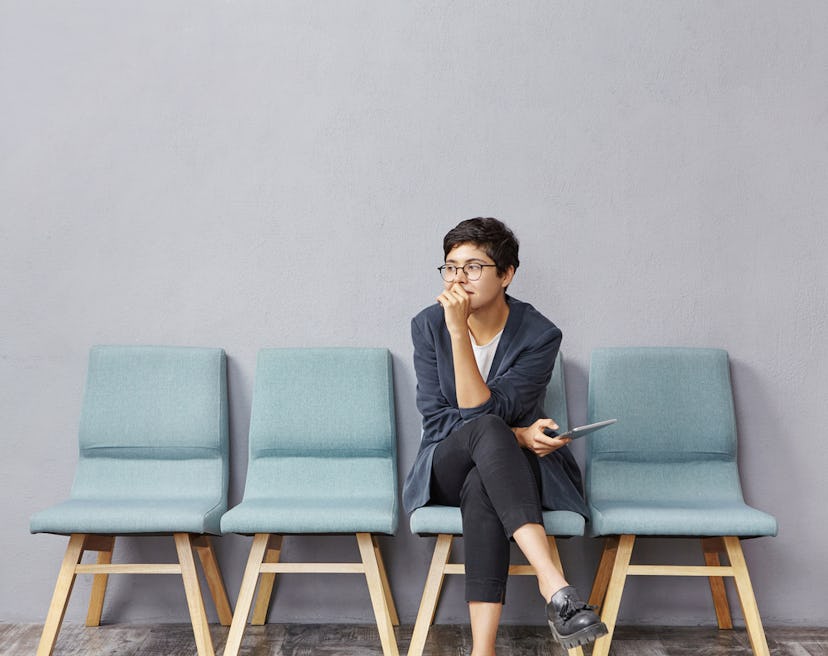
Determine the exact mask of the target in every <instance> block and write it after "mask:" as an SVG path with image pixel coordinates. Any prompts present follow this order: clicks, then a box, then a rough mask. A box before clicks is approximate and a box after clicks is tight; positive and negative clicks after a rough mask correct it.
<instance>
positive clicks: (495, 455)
mask: <svg viewBox="0 0 828 656" xmlns="http://www.w3.org/2000/svg"><path fill="white" fill-rule="evenodd" d="M540 484H541V483H540V465H539V464H538V458H537V456H536V455H535V454H534V453H532V452H531V451H529V450H528V449H522V448H521V447H520V445H519V444H518V443H517V440H516V439H515V435H514V433H513V432H512V430H511V428H509V426H507V425H506V423H505V422H504V421H503V420H502V419H501V418H500V417H497V416H495V415H484V416H482V417H479V418H477V419H474V420H472V421H470V422H468V423H467V424H464V425H463V426H461V427H460V428H458V429H457V430H455V431H454V432H453V433H451V434H450V435H449V436H448V437H446V438H445V439H444V440H443V441H442V442H440V444H438V445H437V448H436V449H435V450H434V460H433V461H432V469H431V500H432V503H438V504H445V505H450V506H458V505H459V506H460V512H461V513H462V516H463V544H464V548H465V563H466V601H467V602H469V601H486V602H493V603H501V604H502V603H503V602H504V600H505V596H506V581H507V578H508V573H509V551H510V548H509V539H510V538H511V537H512V534H513V533H514V532H515V531H516V530H517V529H518V528H520V527H521V526H523V525H524V524H529V523H534V524H541V523H543V517H542V515H541V501H540V493H539V490H540Z"/></svg>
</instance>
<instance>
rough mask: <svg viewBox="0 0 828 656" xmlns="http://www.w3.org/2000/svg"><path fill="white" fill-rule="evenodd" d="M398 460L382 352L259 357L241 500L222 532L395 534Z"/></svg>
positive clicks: (387, 361)
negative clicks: (246, 465) (245, 477)
mask: <svg viewBox="0 0 828 656" xmlns="http://www.w3.org/2000/svg"><path fill="white" fill-rule="evenodd" d="M396 458H397V442H396V424H395V415H394V393H393V379H392V370H391V354H390V353H389V352H388V350H387V349H372V348H318V349H311V348H301V349H263V350H262V351H260V352H259V357H258V363H257V367H256V381H255V384H254V390H253V408H252V413H251V418H250V441H249V462H248V469H247V479H246V483H245V491H244V498H243V500H242V502H241V503H240V504H239V505H238V506H236V507H235V508H233V509H232V510H230V511H229V512H227V513H226V514H225V515H224V517H223V518H222V521H221V528H222V531H223V532H225V533H280V534H286V533H288V534H289V533H296V534H299V533H354V532H367V533H386V534H393V533H395V532H396V529H397V523H398V513H399V511H398V498H397V467H396Z"/></svg>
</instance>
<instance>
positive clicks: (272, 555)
mask: <svg viewBox="0 0 828 656" xmlns="http://www.w3.org/2000/svg"><path fill="white" fill-rule="evenodd" d="M281 557H282V536H281V535H271V536H270V540H269V541H268V544H267V549H266V550H265V555H264V561H263V562H265V563H278V562H279V558H281ZM275 583H276V574H275V573H271V572H264V573H262V574H261V575H260V576H259V590H258V592H257V593H256V603H255V604H254V605H253V619H252V620H251V621H250V623H251V624H253V625H255V626H262V625H263V624H264V623H265V622H267V612H268V610H270V600H271V599H272V598H273V585H274V584H275Z"/></svg>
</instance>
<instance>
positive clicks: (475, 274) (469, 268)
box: [437, 262, 497, 282]
mask: <svg viewBox="0 0 828 656" xmlns="http://www.w3.org/2000/svg"><path fill="white" fill-rule="evenodd" d="M483 267H497V265H496V264H480V262H468V263H467V264H464V265H463V266H461V267H459V266H454V265H453V264H444V265H443V266H439V267H437V270H438V271H439V272H440V275H441V276H443V280H445V281H446V282H454V279H455V278H456V277H457V274H458V273H459V272H460V271H462V272H463V273H464V274H465V275H466V280H472V281H474V280H480V276H482V275H483Z"/></svg>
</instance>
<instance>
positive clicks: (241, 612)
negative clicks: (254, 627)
mask: <svg viewBox="0 0 828 656" xmlns="http://www.w3.org/2000/svg"><path fill="white" fill-rule="evenodd" d="M269 539H270V535H269V534H268V533H257V534H256V536H255V537H254V538H253V545H252V546H251V547H250V555H249V556H248V558H247V566H246V567H245V569H244V576H243V577H242V583H241V588H240V589H239V596H238V598H237V599H236V610H235V612H234V613H233V622H232V623H231V624H230V632H229V633H228V634H227V643H226V645H225V647H224V656H237V654H238V653H239V648H240V647H241V640H242V635H244V627H245V625H246V624H247V615H248V614H249V613H250V606H251V604H252V603H253V593H255V592H256V582H257V581H258V580H259V568H260V567H261V565H262V561H263V560H264V555H265V551H266V550H267V543H268V541H269Z"/></svg>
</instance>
